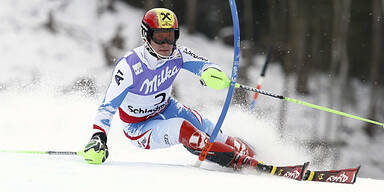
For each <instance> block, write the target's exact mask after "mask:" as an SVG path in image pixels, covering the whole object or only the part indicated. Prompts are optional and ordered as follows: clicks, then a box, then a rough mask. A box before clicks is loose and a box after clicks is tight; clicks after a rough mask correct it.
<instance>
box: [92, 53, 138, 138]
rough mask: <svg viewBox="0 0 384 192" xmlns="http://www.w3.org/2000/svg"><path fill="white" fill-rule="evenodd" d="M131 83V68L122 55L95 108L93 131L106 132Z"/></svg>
mask: <svg viewBox="0 0 384 192" xmlns="http://www.w3.org/2000/svg"><path fill="white" fill-rule="evenodd" d="M132 84H133V79H132V70H131V68H130V67H129V65H128V63H127V58H126V57H123V58H121V59H120V60H119V61H118V62H117V64H116V66H115V69H114V70H113V74H112V79H111V82H110V84H109V87H108V89H107V92H106V94H105V97H104V100H103V102H102V104H101V105H100V106H99V108H98V110H97V114H96V118H95V121H94V124H93V130H94V132H104V133H105V134H108V132H109V129H110V127H111V121H112V118H113V115H114V114H115V113H116V111H117V109H118V108H119V107H120V105H121V103H122V102H123V100H124V98H125V97H126V95H127V93H128V92H129V89H130V87H131V86H132Z"/></svg>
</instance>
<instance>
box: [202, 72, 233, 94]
mask: <svg viewBox="0 0 384 192" xmlns="http://www.w3.org/2000/svg"><path fill="white" fill-rule="evenodd" d="M200 82H201V84H203V85H206V86H208V87H210V88H213V89H217V90H221V89H225V88H228V87H229V85H230V83H231V81H230V80H229V79H228V77H227V75H226V74H225V73H224V72H222V71H220V70H218V69H216V68H208V69H206V70H205V71H204V72H203V73H201V79H200Z"/></svg>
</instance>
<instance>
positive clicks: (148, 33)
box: [84, 8, 272, 171]
mask: <svg viewBox="0 0 384 192" xmlns="http://www.w3.org/2000/svg"><path fill="white" fill-rule="evenodd" d="M179 36H180V32H179V26H178V20H177V17H176V15H175V14H174V13H173V12H172V11H171V10H169V9H165V8H154V9H151V10H149V11H148V12H146V13H145V15H144V17H143V19H142V24H141V37H142V39H143V41H144V45H142V46H140V47H137V48H135V49H133V50H131V51H129V52H128V53H127V54H126V55H125V56H124V57H122V58H120V59H119V60H118V61H117V63H116V66H115V69H114V71H113V75H112V80H111V82H110V85H109V87H108V89H107V92H106V95H105V98H104V100H103V102H102V104H101V105H100V107H99V108H98V113H97V115H96V119H95V122H94V125H93V131H94V133H93V135H92V138H91V140H90V141H89V143H88V144H87V145H86V147H85V150H84V159H85V161H86V162H88V163H91V164H101V163H102V162H104V161H105V160H106V159H107V157H108V147H107V134H108V132H109V129H110V125H111V120H112V117H113V115H114V114H115V112H116V111H117V110H118V111H119V115H120V119H121V120H122V122H123V131H124V134H125V135H126V137H127V138H128V139H130V140H131V141H132V143H133V144H134V145H137V146H138V147H141V148H144V149H158V148H166V147H169V146H173V145H176V144H182V145H184V146H185V148H186V149H187V150H188V151H190V152H191V153H193V154H195V155H199V154H200V152H201V150H202V148H203V147H204V145H205V143H206V142H207V141H208V139H209V135H210V134H211V133H212V131H213V129H214V124H213V123H212V122H211V121H210V120H208V119H206V118H203V117H202V116H201V115H200V114H199V113H198V112H197V111H195V110H193V109H190V108H188V107H186V106H184V105H182V104H181V103H179V102H178V101H177V100H176V99H174V98H173V97H172V96H171V88H172V84H173V82H174V80H175V78H176V76H177V75H178V73H179V71H180V69H185V70H188V71H190V72H192V73H194V74H195V75H198V76H200V78H201V82H202V84H203V85H205V86H208V87H210V88H213V89H217V90H221V89H225V88H228V87H229V84H230V80H229V79H228V77H227V76H226V74H225V73H224V72H222V71H221V70H220V67H219V66H218V65H217V64H214V63H211V62H210V61H209V60H208V59H206V58H204V57H201V56H199V55H197V54H196V53H194V52H193V51H192V50H190V49H189V48H187V47H182V46H181V47H179V46H176V42H177V40H178V39H179ZM254 155H255V152H254V151H253V150H252V149H251V147H250V146H249V145H248V144H247V143H246V142H244V141H243V140H242V139H239V138H235V137H232V136H229V135H226V134H224V133H222V132H220V133H219V134H218V136H217V139H216V141H215V142H214V143H213V145H212V148H211V153H209V154H208V156H207V159H208V160H210V161H212V162H215V163H217V164H219V165H221V166H225V167H232V168H235V169H237V168H241V167H243V166H251V167H255V168H257V169H266V171H271V169H272V166H264V165H262V164H261V163H259V162H258V161H257V160H255V159H254Z"/></svg>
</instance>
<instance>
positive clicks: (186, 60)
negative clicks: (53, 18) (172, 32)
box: [180, 47, 220, 76]
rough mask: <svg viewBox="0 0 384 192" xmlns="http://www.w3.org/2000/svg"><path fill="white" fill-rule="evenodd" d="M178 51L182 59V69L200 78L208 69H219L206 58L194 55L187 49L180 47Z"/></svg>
mask: <svg viewBox="0 0 384 192" xmlns="http://www.w3.org/2000/svg"><path fill="white" fill-rule="evenodd" d="M180 51H181V54H182V57H183V69H185V70H187V71H190V72H192V73H194V74H195V75H198V76H200V75H201V73H202V72H203V71H204V70H205V69H207V68H210V67H213V68H217V69H219V70H220V67H219V66H218V65H217V64H214V63H212V62H210V61H209V60H208V59H207V58H205V57H202V56H200V55H198V54H196V53H195V52H194V51H192V50H191V49H189V48H188V47H181V48H180Z"/></svg>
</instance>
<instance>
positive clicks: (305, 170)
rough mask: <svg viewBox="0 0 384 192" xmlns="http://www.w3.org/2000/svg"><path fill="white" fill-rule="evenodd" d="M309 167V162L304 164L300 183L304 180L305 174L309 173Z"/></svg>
mask: <svg viewBox="0 0 384 192" xmlns="http://www.w3.org/2000/svg"><path fill="white" fill-rule="evenodd" d="M308 166H309V161H308V162H305V163H304V164H303V169H302V171H301V174H300V178H299V179H298V180H299V181H301V180H303V178H304V175H305V173H306V172H307V169H308Z"/></svg>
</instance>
